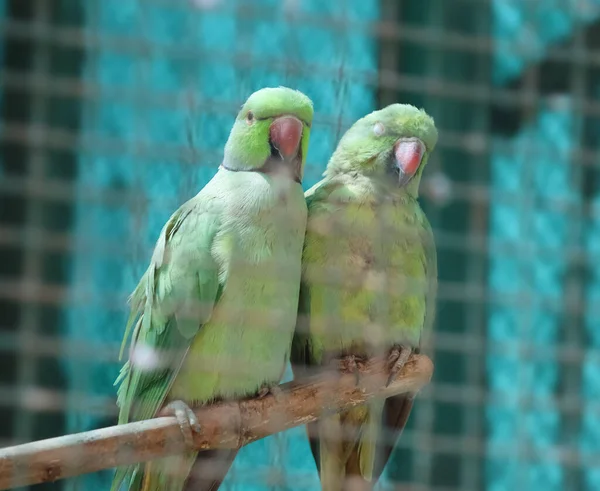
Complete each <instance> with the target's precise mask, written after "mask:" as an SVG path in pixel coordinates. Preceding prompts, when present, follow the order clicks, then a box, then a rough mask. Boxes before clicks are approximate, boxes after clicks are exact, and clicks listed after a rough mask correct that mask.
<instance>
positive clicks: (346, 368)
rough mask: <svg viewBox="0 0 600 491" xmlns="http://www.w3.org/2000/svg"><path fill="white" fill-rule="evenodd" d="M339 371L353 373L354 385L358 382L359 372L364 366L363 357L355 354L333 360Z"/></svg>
mask: <svg viewBox="0 0 600 491" xmlns="http://www.w3.org/2000/svg"><path fill="white" fill-rule="evenodd" d="M334 361H335V362H336V363H337V365H338V369H339V371H340V372H341V373H345V374H349V375H355V376H356V385H358V384H359V383H360V372H361V370H364V368H365V362H366V360H365V358H364V357H362V356H357V355H346V356H342V357H341V358H338V359H337V360H334Z"/></svg>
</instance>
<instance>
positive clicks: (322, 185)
mask: <svg viewBox="0 0 600 491" xmlns="http://www.w3.org/2000/svg"><path fill="white" fill-rule="evenodd" d="M340 187H341V183H339V182H337V181H334V180H332V179H328V178H326V179H323V180H322V181H319V182H318V183H317V184H315V185H314V186H313V187H312V188H310V189H309V190H308V191H306V192H305V193H304V197H305V199H306V206H307V208H308V220H309V222H308V227H309V228H308V230H307V231H306V239H305V241H308V240H310V235H311V234H312V233H313V231H312V230H311V229H310V226H311V221H310V219H311V216H313V217H314V216H315V215H317V214H318V215H322V216H327V211H328V210H329V208H332V207H333V205H330V204H329V203H328V198H329V196H330V195H331V194H332V193H333V192H334V191H336V190H337V189H339V188H340ZM305 243H306V242H305ZM306 266H307V264H306V262H303V265H302V270H303V274H302V280H301V283H300V298H299V301H298V317H297V320H296V329H295V331H294V338H293V340H292V349H291V354H290V361H291V362H292V369H293V372H294V376H295V377H296V378H298V377H301V376H304V375H306V374H307V372H306V368H307V367H309V366H310V365H311V364H312V358H313V357H312V346H311V336H310V284H309V283H307V282H306V275H305V274H304V273H305V270H306Z"/></svg>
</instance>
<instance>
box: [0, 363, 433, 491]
mask: <svg viewBox="0 0 600 491" xmlns="http://www.w3.org/2000/svg"><path fill="white" fill-rule="evenodd" d="M432 373H433V364H432V362H431V360H430V359H429V358H427V357H426V356H423V355H418V356H413V357H412V358H411V359H410V360H409V362H408V363H407V364H406V366H405V367H404V369H403V370H402V371H401V373H400V374H399V375H398V377H397V378H396V380H395V381H393V382H392V383H391V384H390V386H389V387H385V382H386V379H387V376H388V375H387V368H386V363H385V360H384V359H382V358H378V359H375V360H373V361H372V362H371V363H369V365H368V366H367V367H366V369H365V370H364V371H362V372H361V375H360V382H359V384H358V386H357V384H356V377H355V376H354V375H342V376H340V375H338V374H335V373H332V372H325V373H322V374H319V375H316V376H314V377H309V378H306V379H304V380H298V381H294V382H290V383H287V384H285V385H282V386H281V388H282V390H283V393H282V394H281V396H279V397H277V398H274V397H273V396H268V397H265V398H263V399H248V400H243V401H239V402H230V403H223V404H215V405H211V406H205V407H202V408H199V409H197V410H196V411H195V412H196V414H197V415H198V420H199V421H200V424H201V426H202V429H201V431H200V432H199V433H197V434H196V435H195V438H194V443H195V445H196V446H197V447H198V449H201V450H205V449H209V448H237V447H241V446H243V445H246V444H248V443H250V442H253V441H255V440H259V439H261V438H264V437H266V436H268V435H271V434H273V433H277V432H280V431H284V430H287V429H289V428H292V427H294V426H300V425H304V424H306V423H310V422H312V421H315V420H316V419H318V418H319V417H320V416H321V415H322V414H323V413H329V412H338V411H341V410H344V409H348V408H351V407H354V406H357V405H359V404H362V403H364V402H365V401H367V400H368V399H371V398H373V397H389V396H392V395H396V394H402V393H407V392H418V391H419V390H420V389H421V388H422V387H423V386H424V385H426V384H427V383H428V382H429V380H430V379H431V375H432ZM185 449H186V446H185V443H184V441H183V436H182V434H181V431H180V429H179V426H178V424H177V422H176V420H175V418H173V417H161V418H156V419H151V420H147V421H141V422H138V423H130V424H125V425H119V426H112V427H109V428H103V429H100V430H94V431H88V432H85V433H77V434H74V435H67V436H63V437H59V438H51V439H48V440H41V441H38V442H32V443H26V444H24V445H18V446H14V447H9V448H5V449H0V489H10V488H12V487H18V486H27V485H30V484H37V483H41V482H49V481H56V480H57V479H64V478H66V477H70V476H76V475H79V474H86V473H89V472H95V471H99V470H101V469H107V468H111V467H117V466H121V465H126V464H134V463H137V462H145V461H147V460H152V459H155V458H158V457H164V456H166V455H171V454H175V453H179V452H181V451H183V450H185Z"/></svg>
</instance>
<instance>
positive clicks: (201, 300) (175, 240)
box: [111, 197, 222, 491]
mask: <svg viewBox="0 0 600 491" xmlns="http://www.w3.org/2000/svg"><path fill="white" fill-rule="evenodd" d="M210 204H211V203H210V202H204V203H203V202H200V200H199V197H196V198H194V199H192V200H190V201H188V202H187V203H186V204H184V205H183V206H182V207H181V208H179V210H177V211H176V212H175V213H174V214H173V215H172V216H171V218H170V219H169V221H168V222H167V223H166V225H165V226H164V228H163V229H162V231H161V233H160V236H159V238H158V241H157V243H156V247H155V249H154V254H153V255H152V260H151V261H150V266H149V267H148V270H147V271H146V272H145V273H144V276H143V277H142V279H141V280H140V282H139V284H138V286H137V287H136V288H135V290H134V291H133V293H132V295H131V298H130V303H131V314H130V316H129V320H128V322H127V327H126V328H125V335H124V337H123V344H122V345H121V355H122V354H123V350H124V348H125V346H126V344H127V341H128V339H129V337H130V335H131V347H130V357H129V360H128V361H127V362H126V363H125V365H124V366H123V368H122V369H121V373H120V374H119V377H118V378H117V380H116V382H115V385H116V384H120V386H119V389H118V391H117V404H118V405H119V407H120V412H119V424H122V423H127V422H130V421H140V420H143V419H149V418H152V417H154V416H155V415H156V413H157V411H158V410H159V409H160V408H161V406H162V405H163V403H164V400H165V398H166V396H167V394H168V392H169V389H170V387H171V385H172V383H173V381H174V380H175V377H176V376H177V373H178V372H179V369H180V368H181V365H182V363H183V360H184V358H185V355H186V353H187V350H188V348H189V346H190V344H191V341H192V340H193V338H194V336H195V335H196V333H197V332H198V330H199V329H200V327H201V326H202V324H204V323H206V322H207V321H208V320H209V318H210V316H211V314H212V310H213V307H214V305H215V303H216V302H217V301H218V299H219V297H220V294H221V290H222V285H221V284H220V283H219V269H218V267H217V265H216V263H215V261H214V260H213V258H212V255H211V245H212V241H213V238H214V236H215V233H216V232H217V229H218V218H217V216H218V215H217V214H216V213H214V211H215V210H213V209H211V206H210ZM134 324H135V329H133V333H132V327H133V325H134ZM124 481H128V483H129V485H128V489H138V488H139V487H140V485H141V473H140V466H139V465H134V466H127V467H121V468H119V469H117V472H116V474H115V477H114V480H113V484H112V487H111V490H112V491H115V490H117V489H119V487H120V485H121V483H123V482H124Z"/></svg>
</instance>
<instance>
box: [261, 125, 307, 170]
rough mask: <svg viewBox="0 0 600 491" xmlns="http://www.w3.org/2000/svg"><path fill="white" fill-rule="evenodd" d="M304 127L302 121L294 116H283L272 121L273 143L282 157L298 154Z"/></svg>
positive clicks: (289, 157)
mask: <svg viewBox="0 0 600 491" xmlns="http://www.w3.org/2000/svg"><path fill="white" fill-rule="evenodd" d="M303 129H304V126H303V124H302V122H301V121H300V120H299V119H297V118H295V117H293V116H281V117H279V118H277V119H276V120H275V121H273V123H271V128H270V130H269V132H270V136H271V143H272V144H273V146H274V147H275V148H276V149H277V150H278V151H279V153H280V154H281V157H282V158H284V159H286V160H287V159H291V158H293V157H295V156H296V155H297V154H298V149H299V147H300V140H301V139H302V130H303Z"/></svg>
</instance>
